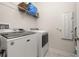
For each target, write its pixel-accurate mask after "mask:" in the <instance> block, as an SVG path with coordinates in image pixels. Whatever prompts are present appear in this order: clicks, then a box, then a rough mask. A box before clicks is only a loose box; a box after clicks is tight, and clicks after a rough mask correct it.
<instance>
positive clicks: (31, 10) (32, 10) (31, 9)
mask: <svg viewBox="0 0 79 59" xmlns="http://www.w3.org/2000/svg"><path fill="white" fill-rule="evenodd" d="M26 12H28V14H30V15H32V16H35V15H36V13H37V8H36V7H35V6H34V5H33V4H32V3H29V4H28V6H27V8H26Z"/></svg>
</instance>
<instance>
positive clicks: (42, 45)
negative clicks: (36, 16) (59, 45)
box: [32, 30, 49, 57]
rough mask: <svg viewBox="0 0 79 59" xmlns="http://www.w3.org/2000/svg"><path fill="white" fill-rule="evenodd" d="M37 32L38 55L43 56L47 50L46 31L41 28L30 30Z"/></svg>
mask: <svg viewBox="0 0 79 59" xmlns="http://www.w3.org/2000/svg"><path fill="white" fill-rule="evenodd" d="M32 31H33V32H36V33H39V36H38V57H44V56H45V55H46V54H47V52H48V47H49V45H48V32H47V31H43V30H32Z"/></svg>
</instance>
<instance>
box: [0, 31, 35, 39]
mask: <svg viewBox="0 0 79 59" xmlns="http://www.w3.org/2000/svg"><path fill="white" fill-rule="evenodd" d="M31 34H35V32H29V31H25V32H8V33H1V35H2V36H3V37H5V38H7V39H12V38H18V37H22V36H26V35H31Z"/></svg>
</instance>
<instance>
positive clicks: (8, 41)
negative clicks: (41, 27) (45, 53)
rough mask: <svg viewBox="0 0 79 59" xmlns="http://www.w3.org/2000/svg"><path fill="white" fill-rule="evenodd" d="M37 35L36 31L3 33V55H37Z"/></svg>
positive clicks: (0, 37) (1, 37)
mask: <svg viewBox="0 0 79 59" xmlns="http://www.w3.org/2000/svg"><path fill="white" fill-rule="evenodd" d="M37 36H38V34H37V33H35V32H7V33H1V36H0V39H1V42H2V45H1V49H2V50H4V51H5V53H3V54H2V57H37V40H36V39H37Z"/></svg>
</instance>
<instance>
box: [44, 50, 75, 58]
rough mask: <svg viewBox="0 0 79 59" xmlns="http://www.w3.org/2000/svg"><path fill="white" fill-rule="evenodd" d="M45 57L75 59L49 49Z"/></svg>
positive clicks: (62, 52)
mask: <svg viewBox="0 0 79 59" xmlns="http://www.w3.org/2000/svg"><path fill="white" fill-rule="evenodd" d="M45 57H75V56H74V55H73V54H70V53H68V52H64V51H60V50H57V49H49V50H48V52H47V54H46V56H45Z"/></svg>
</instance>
